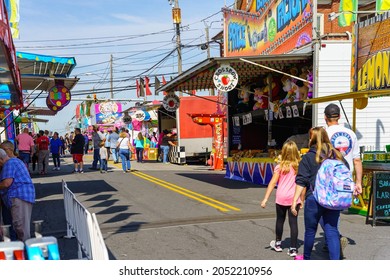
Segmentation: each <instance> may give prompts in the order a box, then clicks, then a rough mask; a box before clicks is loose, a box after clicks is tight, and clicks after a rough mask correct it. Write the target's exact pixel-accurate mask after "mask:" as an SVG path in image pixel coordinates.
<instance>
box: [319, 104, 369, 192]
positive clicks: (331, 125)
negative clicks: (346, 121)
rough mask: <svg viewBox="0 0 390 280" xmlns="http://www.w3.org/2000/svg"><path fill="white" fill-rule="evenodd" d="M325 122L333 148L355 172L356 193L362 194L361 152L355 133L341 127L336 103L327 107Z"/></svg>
mask: <svg viewBox="0 0 390 280" xmlns="http://www.w3.org/2000/svg"><path fill="white" fill-rule="evenodd" d="M324 114H325V122H326V124H327V126H328V128H327V129H326V131H327V133H328V136H329V140H330V142H331V143H332V145H333V147H335V148H336V149H337V150H339V151H340V152H341V153H342V154H343V156H344V158H345V160H346V161H347V162H348V164H349V169H350V170H351V171H352V172H353V171H354V170H355V173H356V174H355V184H356V191H357V192H358V193H361V192H362V173H363V165H362V160H361V159H360V150H359V146H358V142H357V137H356V134H355V132H353V131H352V130H351V129H349V128H346V127H345V126H342V125H339V119H340V108H339V106H337V105H336V104H334V103H331V104H329V105H328V106H326V107H325V111H324Z"/></svg>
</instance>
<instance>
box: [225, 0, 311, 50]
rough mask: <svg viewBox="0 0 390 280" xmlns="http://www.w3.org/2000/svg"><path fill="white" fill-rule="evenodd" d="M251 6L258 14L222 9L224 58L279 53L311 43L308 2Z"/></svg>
mask: <svg viewBox="0 0 390 280" xmlns="http://www.w3.org/2000/svg"><path fill="white" fill-rule="evenodd" d="M252 5H255V6H256V10H257V11H258V12H256V13H250V12H245V11H241V10H231V9H226V8H224V9H223V12H224V46H225V56H226V57H234V56H254V55H269V54H283V53H287V52H289V51H291V50H293V49H295V48H299V47H301V46H304V45H306V44H308V43H310V42H311V41H312V22H313V12H312V7H311V5H312V0H297V1H286V0H278V1H275V2H273V3H271V1H270V0H268V1H267V0H265V1H256V3H255V4H252ZM251 10H252V9H251ZM260 11H261V12H260Z"/></svg>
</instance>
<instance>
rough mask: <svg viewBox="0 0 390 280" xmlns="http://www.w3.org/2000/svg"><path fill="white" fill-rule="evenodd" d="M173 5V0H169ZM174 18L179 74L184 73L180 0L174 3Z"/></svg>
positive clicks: (180, 93) (181, 94)
mask: <svg viewBox="0 0 390 280" xmlns="http://www.w3.org/2000/svg"><path fill="white" fill-rule="evenodd" d="M168 1H169V3H170V4H171V5H172V2H173V0H168ZM172 19H173V23H174V24H175V28H176V48H177V72H178V73H179V75H180V74H181V73H182V71H183V70H182V64H183V63H182V56H181V39H180V24H181V10H180V8H179V0H175V3H174V5H172ZM179 96H183V93H182V92H179Z"/></svg>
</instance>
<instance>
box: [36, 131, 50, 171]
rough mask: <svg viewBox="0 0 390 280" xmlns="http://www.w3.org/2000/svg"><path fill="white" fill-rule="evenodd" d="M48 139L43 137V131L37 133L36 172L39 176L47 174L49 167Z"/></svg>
mask: <svg viewBox="0 0 390 280" xmlns="http://www.w3.org/2000/svg"><path fill="white" fill-rule="evenodd" d="M49 141H50V140H49V138H48V137H47V136H46V135H45V133H44V131H43V130H40V131H39V137H38V139H37V148H38V171H39V174H40V175H44V174H47V169H48V167H49Z"/></svg>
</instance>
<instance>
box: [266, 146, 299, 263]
mask: <svg viewBox="0 0 390 280" xmlns="http://www.w3.org/2000/svg"><path fill="white" fill-rule="evenodd" d="M299 161H300V155H299V152H298V147H297V145H296V144H295V142H294V141H286V142H285V143H284V145H283V148H282V153H281V159H280V162H279V164H278V165H276V167H275V169H274V174H273V176H272V179H271V181H270V182H269V184H268V187H267V191H266V192H265V195H264V199H263V201H262V202H261V207H263V208H265V206H266V204H267V201H268V199H269V197H270V195H271V193H272V191H273V189H274V188H275V186H276V185H278V188H277V190H276V200H275V202H276V225H275V234H276V239H275V240H272V241H271V243H270V246H271V248H272V249H274V250H275V251H276V252H282V251H283V249H282V246H281V245H282V234H283V225H284V221H285V220H286V214H287V213H288V222H289V225H290V234H291V244H290V249H289V250H288V254H289V255H290V256H291V257H295V256H296V255H297V253H298V250H297V241H298V217H297V216H296V215H293V214H292V212H291V210H290V208H291V207H292V202H293V197H294V192H295V177H296V174H297V171H298V164H299ZM299 208H300V200H299V199H298V200H297V203H296V205H295V207H294V209H295V210H296V213H298V211H299Z"/></svg>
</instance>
